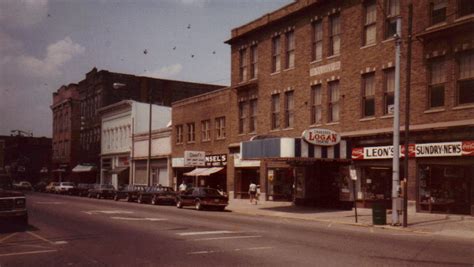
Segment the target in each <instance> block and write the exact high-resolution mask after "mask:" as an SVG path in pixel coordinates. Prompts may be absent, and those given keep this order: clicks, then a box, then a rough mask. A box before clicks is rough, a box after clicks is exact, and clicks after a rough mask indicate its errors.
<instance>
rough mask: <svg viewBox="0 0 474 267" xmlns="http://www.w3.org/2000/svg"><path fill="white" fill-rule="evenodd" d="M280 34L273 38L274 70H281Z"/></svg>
mask: <svg viewBox="0 0 474 267" xmlns="http://www.w3.org/2000/svg"><path fill="white" fill-rule="evenodd" d="M280 68H281V62H280V36H276V37H273V39H272V72H277V71H280Z"/></svg>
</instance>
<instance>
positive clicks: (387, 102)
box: [383, 68, 395, 115]
mask: <svg viewBox="0 0 474 267" xmlns="http://www.w3.org/2000/svg"><path fill="white" fill-rule="evenodd" d="M394 93H395V68H390V69H386V70H384V100H383V114H384V115H388V114H392V108H393V103H394V100H395V96H394Z"/></svg>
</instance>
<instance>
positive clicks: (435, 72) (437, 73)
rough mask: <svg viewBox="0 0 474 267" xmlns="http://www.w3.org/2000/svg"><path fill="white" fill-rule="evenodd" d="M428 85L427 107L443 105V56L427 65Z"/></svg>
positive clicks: (444, 79) (444, 74)
mask: <svg viewBox="0 0 474 267" xmlns="http://www.w3.org/2000/svg"><path fill="white" fill-rule="evenodd" d="M429 68H430V69H429V75H430V77H429V79H430V80H429V86H428V99H429V101H428V108H436V107H442V106H444V84H445V82H446V70H445V64H444V58H442V59H436V60H433V61H432V62H430V65H429Z"/></svg>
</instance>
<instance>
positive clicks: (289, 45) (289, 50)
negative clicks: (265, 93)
mask: <svg viewBox="0 0 474 267" xmlns="http://www.w3.org/2000/svg"><path fill="white" fill-rule="evenodd" d="M285 35H286V68H287V69H289V68H294V67H295V32H294V31H289V32H287V33H286V34H285Z"/></svg>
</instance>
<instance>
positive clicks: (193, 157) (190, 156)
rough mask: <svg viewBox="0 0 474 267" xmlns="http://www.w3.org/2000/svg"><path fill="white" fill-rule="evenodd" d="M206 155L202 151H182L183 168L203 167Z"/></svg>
mask: <svg viewBox="0 0 474 267" xmlns="http://www.w3.org/2000/svg"><path fill="white" fill-rule="evenodd" d="M205 165H206V153H205V152H204V151H184V166H205Z"/></svg>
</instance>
